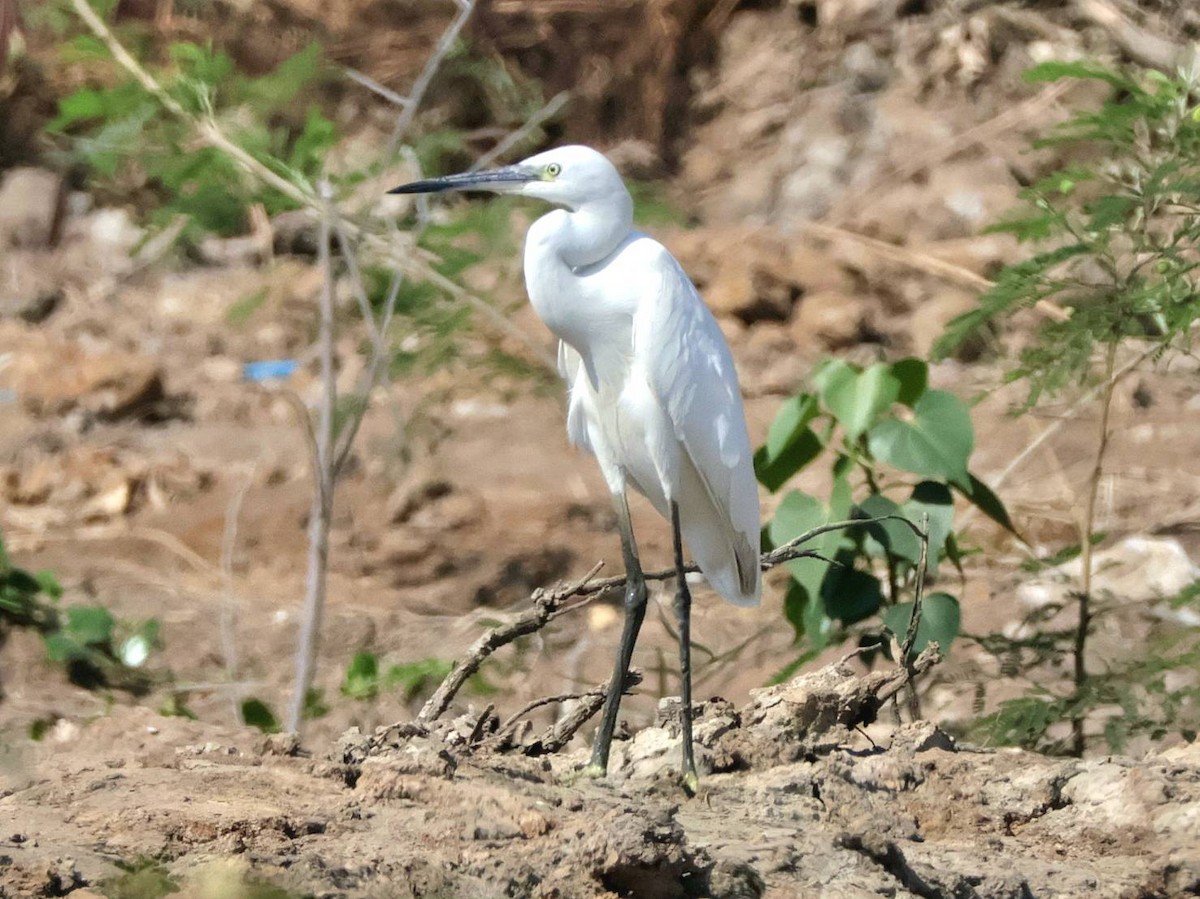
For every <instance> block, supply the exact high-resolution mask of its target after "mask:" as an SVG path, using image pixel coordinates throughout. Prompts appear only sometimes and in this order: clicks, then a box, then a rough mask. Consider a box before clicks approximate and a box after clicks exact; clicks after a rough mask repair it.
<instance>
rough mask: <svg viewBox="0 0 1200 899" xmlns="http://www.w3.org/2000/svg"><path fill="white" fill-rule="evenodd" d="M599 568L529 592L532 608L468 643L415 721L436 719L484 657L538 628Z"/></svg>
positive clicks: (579, 591) (581, 589) (422, 722)
mask: <svg viewBox="0 0 1200 899" xmlns="http://www.w3.org/2000/svg"><path fill="white" fill-rule="evenodd" d="M599 570H600V565H599V564H597V565H594V566H592V570H591V571H589V572H588V573H587V574H586V575H584V576H583V577H582V578H581V579H580V580H578V581H576V582H575V583H573V584H568V585H566V586H562V587H558V588H556V589H553V590H550V591H549V592H547V591H545V590H540V589H539V590H536V591H534V594H533V608H532V609H529V610H528V611H527V612H524V613H523V614H521V615H519V616H518V617H517V618H516V620H515V621H512V622H510V623H509V624H506V625H503V626H501V627H494V628H492V629H491V630H489V631H487V632H485V633H484V634H483V635H482V636H480V638H479V639H478V640H476V641H475V642H474V643H473V644H471V648H470V649H469V650H467V655H466V657H465V658H464V659H463V660H462V661H460V662H458V663H457V664H455V666H454V668H453V669H451V671H450V673H449V674H447V675H446V677H445V679H444V680H443V681H442V682H441V684H439V685H438V688H437V689H436V690H435V691H434V693H433V695H432V696H430V697H429V700H428V701H427V702H426V703H425V705H424V707H422V709H421V712H420V714H418V715H417V724H419V725H421V726H423V727H428V726H429V724H431V723H432V722H434V721H436V720H437V718H438V716H440V715H441V714H442V712H444V711H446V709H447V708H449V706H450V703H451V701H453V699H454V696H455V694H457V693H458V691H459V690H460V689H461V688H462V685H463V684H465V683H466V682H467V679H468V678H469V677H470V676H471V675H472V674H474V673H475V672H476V671H478V670H479V667H480V666H481V665H482V664H483V662H484V660H485V659H486V658H487V657H488V656H490V655H491V654H492V653H494V652H495V651H496V650H497V649H499V648H500V647H502V646H507V645H508V644H509V643H511V642H512V641H513V640H516V639H517V638H518V637H523V636H525V635H526V634H532V633H533V632H534V631H538V630H541V629H542V628H543V627H545V626H546V624H548V623H549V622H550V621H551V620H552V619H553V618H554V617H555V612H557V611H558V610H559V608H560V606H561V605H562V603H563V602H564V601H565V600H567V599H568V598H570V597H572V596H578V595H582V594H583V592H584V591H585V590H586V589H587V587H588V582H589V581H590V580H591V578H592V577H593V576H594V575H595V573H596V572H597V571H599Z"/></svg>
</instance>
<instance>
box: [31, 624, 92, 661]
mask: <svg viewBox="0 0 1200 899" xmlns="http://www.w3.org/2000/svg"><path fill="white" fill-rule="evenodd" d="M42 643H43V645H44V646H45V647H46V658H47V659H49V660H50V661H51V662H54V663H56V664H59V665H63V664H66V663H68V662H73V661H75V660H76V659H84V658H87V656H88V648H87V647H86V646H84V645H83V644H81V643H80V642H79V641H78V640H75V639H74V638H72V637H71V635H70V634H68V633H66V632H65V631H54V632H52V633H49V634H44V635H43V636H42Z"/></svg>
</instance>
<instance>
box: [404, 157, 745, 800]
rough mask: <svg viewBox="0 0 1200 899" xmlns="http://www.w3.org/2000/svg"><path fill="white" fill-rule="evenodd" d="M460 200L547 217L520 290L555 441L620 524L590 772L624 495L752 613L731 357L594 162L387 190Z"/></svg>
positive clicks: (599, 161)
mask: <svg viewBox="0 0 1200 899" xmlns="http://www.w3.org/2000/svg"><path fill="white" fill-rule="evenodd" d="M466 189H475V190H490V191H495V192H502V193H512V194H520V195H523V196H530V197H537V198H539V199H542V200H546V201H548V202H550V203H553V204H554V205H556V206H558V207H560V208H558V209H555V210H554V211H552V212H550V213H548V214H547V215H544V216H542V217H541V218H540V219H538V220H537V221H536V222H534V224H533V225H532V226H531V227H530V229H529V234H528V236H527V238H526V243H525V284H526V287H527V289H528V291H529V299H530V301H531V302H532V304H533V308H534V310H535V311H536V312H537V314H538V316H539V317H540V318H541V319H542V321H543V322H545V323H546V326H547V327H549V329H550V330H551V331H552V332H554V334H555V336H557V337H558V339H559V340H560V341H561V343H560V344H559V352H558V360H559V371H560V372H561V373H562V376H563V378H564V380H565V381H566V382H567V387H568V391H569V398H568V406H567V433H568V435H569V437H570V439H571V442H572V443H574V444H575V445H576V446H579V447H582V448H583V449H586V450H588V451H589V452H591V453H592V454H594V455H595V457H596V460H597V461H598V462H599V464H600V468H601V471H602V472H603V474H604V479H605V481H606V482H607V484H608V487H609V490H610V491H611V492H612V494H613V499H614V503H615V505H616V508H617V512H618V523H619V525H620V528H621V538H622V549H623V551H624V555H625V564H626V569H627V573H628V588H627V591H626V624H625V630H624V632H623V634H622V639H621V649H620V651H619V653H618V657H617V665H616V669H615V671H614V676H613V680H612V682H611V683H610V689H609V696H608V701H607V703H606V708H605V715H604V720H603V722H602V724H601V727H600V732H599V736H598V737H597V742H596V748H595V751H594V753H593V765H592V767H593V768H594V769H595V770H598V771H603V770H604V769H605V767H606V766H607V763H608V749H609V742H610V741H611V738H612V732H613V727H614V725H615V723H616V714H617V707H618V705H619V702H620V694H621V688H622V683H623V680H624V676H625V671H626V670H627V668H628V665H629V660H630V657H631V655H632V651H633V643H634V642H635V641H636V639H637V632H638V628H639V627H640V626H641V621H642V617H643V616H644V607H645V601H646V587H645V581H644V578H643V576H642V572H641V567H640V562H639V560H638V556H637V549H636V543H635V542H634V538H633V531H632V525H631V524H630V521H629V511H628V507H627V505H626V500H625V494H626V490H627V488H628V487H633V488H634V489H635V490H637V491H638V492H639V493H641V494H643V495H644V496H645V497H646V498H647V499H649V500H650V502H651V503H652V504H653V505H654V507H655V508H656V509H657V510H658V511H659V512H660V513H661V514H662V516H663V517H664V518H666V519H667V520H668V521H671V522H672V523H673V525H674V526H675V527H676V528H677V539H676V555H677V559H676V562H677V564H680V547H679V542H678V536H680V535H681V536H682V540H683V543H685V544H686V545H687V547H688V549H689V550H690V552H691V554H692V556H693V557H694V558H695V560H696V563H697V564H698V565H699V566H700V570H701V571H702V572H703V573H704V576H705V577H706V578H707V580H708V582H709V584H710V585H711V586H712V587H713V588H714V589H715V590H716V591H717V592H718V593H720V594H721V595H722V596H723V597H725V598H726V599H727V600H729V601H730V602H733V603H736V604H738V605H756V604H757V603H758V601H759V597H760V594H761V590H762V577H761V572H760V568H759V517H758V516H759V507H758V490H757V485H756V481H755V477H754V470H753V465H752V457H751V450H750V440H749V437H748V435H747V433H746V420H745V414H744V411H743V408H742V399H741V393H740V391H739V389H738V381H737V374H736V372H735V371H734V366H733V357H732V356H731V354H730V352H729V347H728V345H727V344H726V342H725V338H724V336H723V335H722V334H721V331H720V329H719V328H718V327H717V323H716V320H715V319H714V318H713V317H712V314H711V313H710V312H709V310H708V308H707V307H706V306H705V305H704V302H703V300H702V299H701V298H700V295H699V293H697V291H696V288H695V287H694V286H693V284H692V282H691V280H690V279H689V278H688V276H687V275H686V274H685V273H684V271H683V269H682V268H681V267H680V265H679V263H678V262H677V261H676V260H675V258H674V257H673V256H671V254H670V253H669V252H668V251H667V249H666V248H665V247H664V246H663V245H662V244H660V243H658V241H656V240H654V239H653V238H651V237H649V236H647V235H645V234H642V233H640V232H637V231H635V230H634V229H633V201H632V199H631V198H630V195H629V192H628V190H626V188H625V185H624V183H623V182H622V180H621V177H620V175H619V174H618V173H617V170H616V169H615V168H614V167H613V165H612V164H611V163H610V162H609V161H608V160H607V159H605V158H604V156H602V155H601V154H600V153H597V152H596V151H595V150H592V149H589V148H588V147H580V146H572V147H560V148H558V149H555V150H550V151H548V152H546V153H541V154H538V155H537V156H533V157H530V158H529V159H526V160H524V161H523V162H521V163H518V164H517V165H514V166H509V167H507V168H504V169H497V170H493V171H490V172H479V173H467V174H463V175H451V176H448V177H445V178H435V179H431V180H428V181H420V182H416V183H415V184H410V185H405V186H403V187H401V188H397V192H401V193H422V192H435V191H442V190H466ZM690 604H691V597H690V594H689V592H688V589H687V585H686V582H685V580H684V578H682V577H680V578H678V585H677V594H676V609H677V612H678V614H679V617H680V640H681V647H680V652H681V671H682V674H683V687H684V689H683V693H684V696H683V698H684V708H685V714H684V719H683V720H684V736H685V739H684V768H685V772H684V773H685V777H686V779H687V781H688V782H689V783H690V784H692V785H693V786H694V784H695V763H694V761H693V759H692V751H691V683H690V652H689V648H688V640H689V636H688V634H689V631H688V621H689V615H690Z"/></svg>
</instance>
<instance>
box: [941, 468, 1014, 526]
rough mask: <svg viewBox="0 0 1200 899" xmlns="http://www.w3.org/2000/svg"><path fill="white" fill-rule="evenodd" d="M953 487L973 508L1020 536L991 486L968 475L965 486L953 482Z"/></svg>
mask: <svg viewBox="0 0 1200 899" xmlns="http://www.w3.org/2000/svg"><path fill="white" fill-rule="evenodd" d="M954 487H955V488H957V489H958V491H959V492H960V493H961V494H962V495H963V496H965V497H966V498H967V499H968V500H970V501H971V504H972V505H973V506H975V508H977V509H978V510H979V511H980V512H982V513H983V514H984V515H986V516H987V517H988V518H990V519H992V521H994V522H996V524H998V525H1000V527H1002V528H1004V529H1005V530H1006V531H1008V532H1009V533H1010V534H1015V535H1016V536H1018V537H1020V536H1021V534H1020V532H1019V531H1018V530H1017V528H1016V526H1015V525H1014V524H1013V523H1012V519H1011V518H1009V517H1008V509H1006V508H1005V507H1004V503H1003V502H1001V501H1000V497H998V496H997V495H996V494H995V493H993V492H992V488H990V487H989V486H988V485H987V484H985V483H983V481H981V480H979V478H977V477H975V475H973V474H972V475H968V478H967V483H966V485H965V486H964V485H962V484H959V483H957V482H955V483H954Z"/></svg>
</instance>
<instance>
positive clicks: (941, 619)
mask: <svg viewBox="0 0 1200 899" xmlns="http://www.w3.org/2000/svg"><path fill="white" fill-rule="evenodd" d="M912 613H913V604H912V603H911V602H903V603H899V604H898V605H894V606H892V607H891V608H890V609H888V610H887V611H886V612H885V613H884V615H883V623H884V624H885V625H886V626H887V629H888V630H889V631H891V632H892V633H893V634H895V636H896V641H897V642H899V643H903V642H904V638H905V637H906V636H907V635H908V625H909V622H910V621H912ZM961 626H962V611H961V610H960V609H959V605H958V600H957V599H955V598H954V597H953V596H951V595H950V594H949V593H930V594H928V595H927V596H926V597H925V598H924V599H923V600H922V602H921V620H920V621H919V622H918V623H917V636H916V639H915V640H913V645H912V648H911V650H910V652H911V657H910V658H915V657H916V656H917V654H918V653H920V652H921V650H922V649H924V648H925V647H926V646H928V645H929V644H930V643H932V642H935V641H936V642H937V645H938V648H939V649H941V651H942V655H944V656H948V655H949V654H950V644H951V643H952V642H954V638H955V637H957V636H958V632H959V628H960V627H961Z"/></svg>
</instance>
